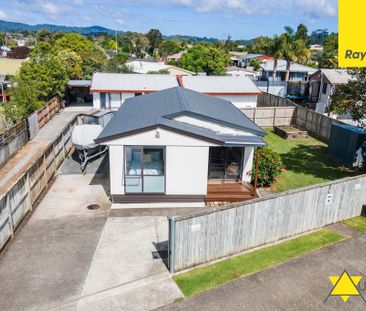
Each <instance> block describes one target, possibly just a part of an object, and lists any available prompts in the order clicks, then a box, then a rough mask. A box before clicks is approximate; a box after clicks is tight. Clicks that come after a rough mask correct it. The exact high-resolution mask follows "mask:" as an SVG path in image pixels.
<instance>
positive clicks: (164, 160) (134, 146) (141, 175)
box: [123, 145, 166, 195]
mask: <svg viewBox="0 0 366 311" xmlns="http://www.w3.org/2000/svg"><path fill="white" fill-rule="evenodd" d="M127 148H131V149H133V148H135V149H140V151H141V152H140V153H141V158H140V163H141V164H140V165H141V173H140V175H127V162H126V151H127ZM145 148H146V149H154V148H156V149H161V150H163V162H164V163H163V165H164V175H163V176H164V191H163V192H145V191H144V176H147V177H151V176H157V175H148V174H147V175H144V149H145ZM126 177H132V178H133V177H135V178H141V191H140V192H127V191H126ZM123 187H124V193H125V195H129V194H132V195H136V194H140V195H154V194H157V195H162V194H166V146H151V145H143V146H141V145H125V146H123Z"/></svg>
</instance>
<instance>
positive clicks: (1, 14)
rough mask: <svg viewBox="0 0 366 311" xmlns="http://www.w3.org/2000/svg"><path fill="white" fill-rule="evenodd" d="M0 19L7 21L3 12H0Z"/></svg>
mask: <svg viewBox="0 0 366 311" xmlns="http://www.w3.org/2000/svg"><path fill="white" fill-rule="evenodd" d="M0 19H8V15H7V14H6V13H5V12H4V11H1V10H0Z"/></svg>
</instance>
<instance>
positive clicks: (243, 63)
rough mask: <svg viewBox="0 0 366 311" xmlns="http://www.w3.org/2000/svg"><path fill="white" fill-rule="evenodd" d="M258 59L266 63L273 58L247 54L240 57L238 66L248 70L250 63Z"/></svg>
mask: <svg viewBox="0 0 366 311" xmlns="http://www.w3.org/2000/svg"><path fill="white" fill-rule="evenodd" d="M257 58H258V59H259V60H260V61H261V62H266V61H268V60H270V59H271V57H269V56H267V55H264V54H246V55H242V56H240V57H238V66H239V67H242V68H247V67H249V66H250V61H251V60H253V59H257Z"/></svg>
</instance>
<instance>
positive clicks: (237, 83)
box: [90, 73, 261, 109]
mask: <svg viewBox="0 0 366 311" xmlns="http://www.w3.org/2000/svg"><path fill="white" fill-rule="evenodd" d="M174 86H182V87H185V88H188V89H192V90H195V91H197V92H201V93H205V94H207V95H212V96H215V97H219V98H222V99H225V100H228V101H230V102H232V103H233V104H234V105H235V106H236V107H237V108H239V109H241V108H248V107H256V106H257V97H258V95H260V94H261V91H260V90H259V89H258V88H257V87H256V86H255V84H254V83H253V81H252V80H250V79H249V78H247V77H229V76H182V75H177V76H173V75H164V74H122V73H121V74H120V73H95V74H94V75H93V80H92V84H91V88H90V92H92V93H93V107H94V108H95V109H115V108H119V107H120V106H121V105H122V104H123V102H124V101H125V99H127V98H130V97H134V96H139V95H144V94H148V93H152V92H156V91H161V90H164V89H168V88H171V87H174Z"/></svg>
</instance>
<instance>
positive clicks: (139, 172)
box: [124, 146, 165, 193]
mask: <svg viewBox="0 0 366 311" xmlns="http://www.w3.org/2000/svg"><path fill="white" fill-rule="evenodd" d="M124 158H125V174H124V176H125V191H126V193H165V167H164V163H165V148H164V147H147V146H134V147H125V157H124Z"/></svg>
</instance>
